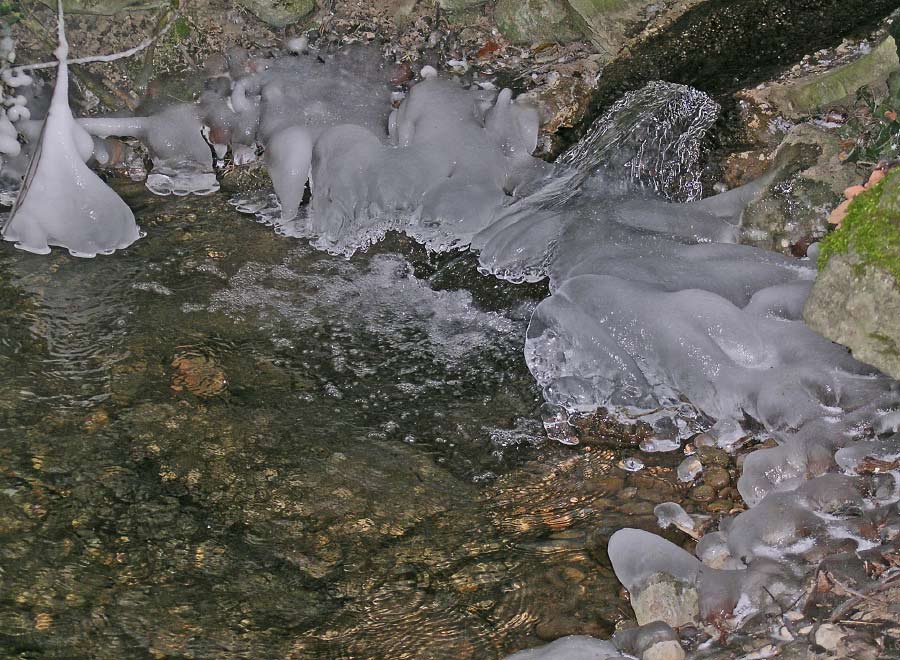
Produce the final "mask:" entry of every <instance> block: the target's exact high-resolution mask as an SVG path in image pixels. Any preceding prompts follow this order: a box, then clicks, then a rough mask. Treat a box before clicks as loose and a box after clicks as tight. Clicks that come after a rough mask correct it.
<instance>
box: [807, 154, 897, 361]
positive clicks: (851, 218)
mask: <svg viewBox="0 0 900 660" xmlns="http://www.w3.org/2000/svg"><path fill="white" fill-rule="evenodd" d="M819 268H820V273H819V277H818V278H817V279H816V284H815V286H814V287H813V290H812V293H811V294H810V296H809V300H807V303H806V307H805V309H804V313H803V316H804V319H805V320H806V322H807V323H808V324H809V325H810V327H812V328H813V329H814V330H816V331H817V332H820V333H821V334H823V335H825V336H826V337H828V338H829V339H831V340H833V341H836V342H839V343H841V344H844V345H845V346H848V347H849V348H850V349H851V350H852V351H853V355H854V356H855V357H856V358H857V359H859V360H861V361H863V362H866V363H868V364H871V365H873V366H875V367H878V368H879V369H880V370H881V371H883V372H885V373H887V374H890V375H891V376H893V377H895V378H900V169H897V170H894V172H892V173H891V174H889V175H888V176H887V177H886V178H885V179H884V180H883V181H882V182H881V183H880V184H878V185H877V186H875V187H874V188H873V189H872V190H870V191H867V192H865V193H863V194H861V195H859V196H858V197H857V198H856V199H855V200H854V201H853V204H851V205H850V211H849V213H848V214H847V217H846V218H845V219H844V222H843V224H842V226H841V228H840V229H838V230H837V231H835V232H833V233H832V234H831V235H830V236H829V237H828V238H827V239H825V241H823V243H822V251H821V255H820V257H819Z"/></svg>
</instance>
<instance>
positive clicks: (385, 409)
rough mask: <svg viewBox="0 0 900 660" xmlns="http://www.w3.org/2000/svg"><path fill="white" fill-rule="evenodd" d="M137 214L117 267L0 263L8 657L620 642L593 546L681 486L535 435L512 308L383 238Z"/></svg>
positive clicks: (0, 458) (414, 650) (179, 214)
mask: <svg viewBox="0 0 900 660" xmlns="http://www.w3.org/2000/svg"><path fill="white" fill-rule="evenodd" d="M128 201H129V203H130V204H131V205H132V206H133V207H135V208H136V209H137V215H138V220H139V223H140V224H141V225H142V227H143V228H144V230H145V231H147V233H148V236H147V237H146V238H145V239H143V240H141V241H139V242H138V243H137V244H135V245H134V246H133V247H132V248H130V249H128V250H126V251H125V252H124V253H119V254H116V255H114V256H110V257H99V258H97V259H94V260H82V259H76V258H72V257H70V256H69V255H68V254H66V253H64V251H61V250H56V251H54V253H53V254H52V255H50V256H46V257H40V256H35V255H30V254H25V253H21V252H18V251H16V250H14V249H13V248H12V247H11V246H10V245H9V244H4V245H2V246H0V317H2V319H0V656H2V657H9V658H103V659H107V658H108V659H111V660H112V659H121V658H390V659H399V658H417V659H422V660H426V659H428V658H454V659H457V658H479V659H480V658H485V659H489V658H496V657H500V656H502V655H503V654H505V653H508V652H510V651H513V650H516V649H518V648H521V647H523V646H526V645H532V644H535V643H540V640H541V639H552V638H555V637H556V636H559V635H562V634H571V633H588V634H608V633H609V632H610V630H611V629H612V627H613V626H614V625H615V622H616V621H617V620H619V619H620V618H621V617H622V616H623V615H624V614H625V612H626V608H627V606H626V605H625V604H624V603H623V601H621V600H620V599H619V598H618V595H617V594H618V587H617V584H616V582H615V580H614V578H613V576H612V573H611V571H610V569H609V568H608V566H607V565H606V559H605V542H606V538H608V535H609V533H610V532H611V531H612V530H613V529H615V528H617V527H619V526H622V524H623V523H624V521H625V520H626V519H628V520H629V521H630V523H631V524H632V525H634V524H636V521H637V524H640V520H644V521H652V505H653V503H654V502H656V501H665V500H666V499H671V497H672V494H671V492H670V490H671V489H668V490H667V488H668V486H667V484H665V483H663V482H662V480H660V481H659V482H658V483H657V482H654V480H653V479H654V478H653V477H652V475H649V474H642V475H626V473H624V472H622V471H620V470H618V469H617V468H615V467H614V466H615V463H616V461H617V460H618V458H620V455H619V454H616V453H615V452H613V451H611V450H603V449H602V448H599V447H596V448H594V450H593V451H589V450H586V449H585V447H583V446H582V447H578V448H575V449H572V448H566V447H561V446H557V445H555V444H553V445H548V444H547V442H546V440H545V439H544V437H543V431H542V429H541V423H540V419H539V418H538V415H537V411H538V408H539V404H540V400H539V393H538V391H537V389H536V387H535V386H534V384H533V381H532V379H531V377H530V375H529V374H528V372H527V370H526V368H525V364H524V360H523V357H522V345H523V336H524V331H525V324H526V319H527V318H528V315H529V313H530V310H531V305H533V302H530V301H529V300H528V296H524V295H518V294H517V293H516V292H514V291H512V290H511V285H505V284H500V283H494V282H491V283H489V284H487V283H486V282H487V280H485V279H484V278H480V276H478V275H477V274H476V273H475V271H474V268H471V265H470V264H468V265H467V264H465V263H461V262H452V261H451V262H450V265H449V266H446V267H442V268H438V267H436V266H435V264H433V263H429V262H428V258H427V257H425V256H423V254H422V253H421V252H420V251H417V250H415V249H413V248H411V247H410V246H409V245H408V244H406V243H405V242H404V241H402V240H399V239H396V238H395V239H393V241H388V243H387V244H385V245H383V246H380V247H378V248H376V249H373V250H371V251H370V252H369V253H368V254H361V255H357V256H356V257H354V258H353V259H352V260H349V261H348V260H344V259H340V258H336V257H331V256H328V255H324V254H321V253H317V252H315V251H313V250H312V249H310V248H308V247H305V246H303V245H302V244H301V243H300V242H299V241H294V240H289V239H284V238H279V237H278V236H275V235H274V234H273V233H272V232H271V230H269V229H267V228H265V227H262V226H259V225H255V224H252V223H251V222H249V221H248V220H247V219H246V217H243V216H240V215H238V214H237V213H236V212H235V211H233V210H232V209H231V208H230V207H229V206H227V204H226V203H225V199H224V197H221V196H218V195H217V196H212V197H209V198H203V199H197V198H193V199H174V198H155V197H152V196H149V195H147V194H145V193H141V192H138V191H136V190H132V191H130V197H129V199H128ZM461 258H462V257H461ZM459 272H462V273H463V278H465V277H470V279H471V281H472V282H473V285H472V287H473V288H474V289H477V288H478V287H481V290H480V291H475V293H474V299H473V293H471V292H469V291H466V290H460V289H458V288H457V289H455V288H452V287H449V286H448V284H447V283H448V282H451V281H458V280H459V279H460V277H459V275H458V273H459ZM448 273H449V275H448ZM417 275H418V276H417ZM423 275H428V277H424V276H423ZM479 282H480V284H479ZM476 301H477V302H476ZM499 301H505V302H499ZM641 479H643V481H641ZM648 480H649V481H648ZM611 496H614V498H615V499H611ZM648 524H649V522H648Z"/></svg>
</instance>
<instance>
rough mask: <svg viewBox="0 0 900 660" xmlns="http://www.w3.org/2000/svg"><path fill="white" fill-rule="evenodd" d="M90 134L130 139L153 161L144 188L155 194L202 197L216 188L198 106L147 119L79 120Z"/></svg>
mask: <svg viewBox="0 0 900 660" xmlns="http://www.w3.org/2000/svg"><path fill="white" fill-rule="evenodd" d="M79 123H80V124H81V126H82V127H83V128H84V130H86V131H87V132H88V133H90V134H91V135H94V136H97V137H101V138H106V137H109V136H111V135H115V136H118V137H134V138H138V139H139V140H141V142H143V143H144V145H145V146H146V147H147V149H148V150H149V151H150V154H151V156H152V158H153V170H152V171H151V172H150V174H149V176H148V177H147V187H148V188H149V189H150V190H151V191H152V192H154V193H156V194H157V195H172V194H174V195H188V194H197V195H206V194H210V193H213V192H215V191H216V190H218V189H219V184H218V182H217V181H216V176H215V173H214V172H213V163H212V151H211V149H210V147H209V144H207V142H206V140H205V139H204V138H203V122H202V121H201V115H200V110H199V106H197V105H195V104H191V103H179V104H176V105H172V106H169V107H168V108H165V109H163V110H161V111H160V112H158V113H156V114H153V115H150V116H147V117H91V118H87V119H80V120H79Z"/></svg>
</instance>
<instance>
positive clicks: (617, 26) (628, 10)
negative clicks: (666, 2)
mask: <svg viewBox="0 0 900 660" xmlns="http://www.w3.org/2000/svg"><path fill="white" fill-rule="evenodd" d="M699 1H702V0H699ZM569 4H570V5H571V6H572V9H574V10H575V12H576V13H577V14H578V16H579V17H580V18H581V20H582V21H583V22H584V24H585V26H586V28H587V30H586V31H587V34H588V36H589V37H590V39H591V41H592V42H593V43H594V45H596V46H597V48H599V49H600V51H601V52H603V53H606V54H608V55H615V54H616V53H618V52H619V50H620V49H621V48H622V46H623V45H624V44H625V42H626V39H627V38H628V35H629V33H632V32H634V31H635V28H636V27H637V26H638V25H641V24H643V23H646V22H647V21H648V19H650V18H652V17H653V16H654V15H655V14H656V13H657V12H658V11H659V9H660V4H661V3H658V2H654V1H653V0H641V1H639V2H632V1H631V0H569ZM686 4H688V5H691V4H698V0H693V2H688V3H686Z"/></svg>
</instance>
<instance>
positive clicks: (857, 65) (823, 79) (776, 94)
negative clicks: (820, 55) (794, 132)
mask: <svg viewBox="0 0 900 660" xmlns="http://www.w3.org/2000/svg"><path fill="white" fill-rule="evenodd" d="M898 68H900V59H898V56H897V44H896V42H895V41H894V39H893V37H887V38H886V39H885V40H884V41H882V42H881V43H880V44H879V45H878V46H877V47H876V48H875V49H874V50H872V51H871V52H870V53H867V54H866V55H863V56H862V57H860V58H859V59H857V60H854V61H853V62H850V63H849V64H845V65H843V66H840V67H838V68H836V69H832V70H831V71H826V72H825V73H817V74H813V75H810V76H807V77H804V78H799V79H797V80H792V81H790V82H786V83H782V84H777V85H772V86H771V87H769V88H767V89H765V90H762V91H761V92H760V93H759V94H758V95H756V96H757V98H758V99H759V100H761V101H764V102H766V103H768V104H769V105H771V106H773V107H775V108H776V109H777V110H778V111H779V112H780V113H781V114H783V115H784V116H785V117H789V118H794V119H796V118H799V117H803V116H806V115H809V114H811V113H813V112H814V111H816V110H817V109H820V108H827V107H828V106H831V105H835V104H837V103H840V102H842V101H848V100H852V99H853V98H854V97H855V95H856V92H857V91H858V90H860V89H862V88H863V87H867V86H885V85H886V84H887V80H888V77H889V76H890V75H891V73H892V72H894V71H897V70H898Z"/></svg>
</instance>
